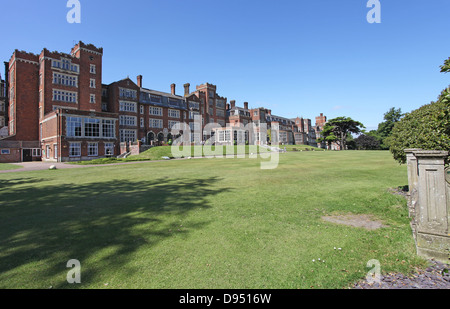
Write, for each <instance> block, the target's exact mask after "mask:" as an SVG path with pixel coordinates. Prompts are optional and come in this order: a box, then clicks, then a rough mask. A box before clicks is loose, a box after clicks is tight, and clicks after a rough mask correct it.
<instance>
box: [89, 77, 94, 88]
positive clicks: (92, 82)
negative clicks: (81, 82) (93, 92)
mask: <svg viewBox="0 0 450 309" xmlns="http://www.w3.org/2000/svg"><path fill="white" fill-rule="evenodd" d="M89 87H91V88H95V79H93V78H91V80H90V82H89Z"/></svg>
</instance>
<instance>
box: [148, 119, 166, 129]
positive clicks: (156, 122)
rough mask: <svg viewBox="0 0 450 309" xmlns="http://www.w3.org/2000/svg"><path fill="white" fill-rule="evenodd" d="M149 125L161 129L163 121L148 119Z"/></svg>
mask: <svg viewBox="0 0 450 309" xmlns="http://www.w3.org/2000/svg"><path fill="white" fill-rule="evenodd" d="M148 122H149V127H150V128H157V129H162V128H163V121H162V119H149V121H148Z"/></svg>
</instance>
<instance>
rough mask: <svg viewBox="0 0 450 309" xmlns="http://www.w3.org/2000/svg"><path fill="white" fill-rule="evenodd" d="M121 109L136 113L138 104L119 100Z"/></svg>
mask: <svg viewBox="0 0 450 309" xmlns="http://www.w3.org/2000/svg"><path fill="white" fill-rule="evenodd" d="M119 111H121V112H132V113H136V111H137V104H136V103H133V102H123V101H122V102H119Z"/></svg>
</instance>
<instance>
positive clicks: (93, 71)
mask: <svg viewBox="0 0 450 309" xmlns="http://www.w3.org/2000/svg"><path fill="white" fill-rule="evenodd" d="M89 72H91V73H92V74H95V73H96V72H95V64H91V68H90V71H89Z"/></svg>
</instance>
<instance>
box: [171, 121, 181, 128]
mask: <svg viewBox="0 0 450 309" xmlns="http://www.w3.org/2000/svg"><path fill="white" fill-rule="evenodd" d="M178 123H180V122H179V121H172V120H169V130H172V128H173V127H174V126H175V125H177V124H178Z"/></svg>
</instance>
